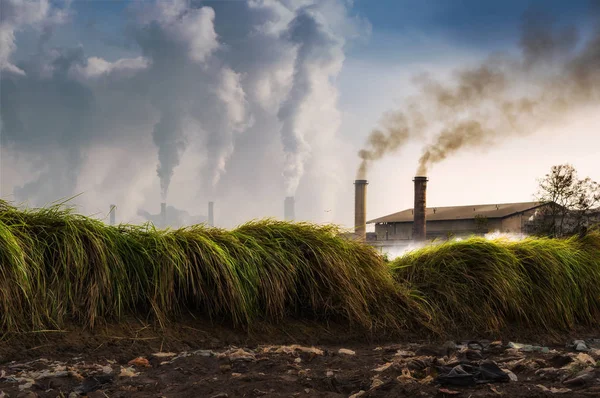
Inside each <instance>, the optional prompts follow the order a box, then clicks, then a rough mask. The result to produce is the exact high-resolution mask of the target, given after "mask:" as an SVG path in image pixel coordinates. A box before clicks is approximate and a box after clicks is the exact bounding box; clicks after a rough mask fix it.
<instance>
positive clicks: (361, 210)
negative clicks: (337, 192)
mask: <svg viewBox="0 0 600 398" xmlns="http://www.w3.org/2000/svg"><path fill="white" fill-rule="evenodd" d="M367 184H368V182H367V180H355V181H354V233H355V234H356V236H357V237H358V238H359V239H360V240H362V241H364V240H366V239H367Z"/></svg>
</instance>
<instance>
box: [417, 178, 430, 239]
mask: <svg viewBox="0 0 600 398" xmlns="http://www.w3.org/2000/svg"><path fill="white" fill-rule="evenodd" d="M413 181H414V182H415V209H414V222H413V239H414V240H416V241H424V240H425V237H426V228H425V225H426V214H425V209H426V206H427V204H426V202H427V181H428V180H427V177H415V179H414V180H413Z"/></svg>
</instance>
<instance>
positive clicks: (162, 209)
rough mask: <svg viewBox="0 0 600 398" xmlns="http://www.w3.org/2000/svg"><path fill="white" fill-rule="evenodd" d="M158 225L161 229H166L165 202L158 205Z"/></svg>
mask: <svg viewBox="0 0 600 398" xmlns="http://www.w3.org/2000/svg"><path fill="white" fill-rule="evenodd" d="M160 224H161V225H160V227H161V228H166V227H167V204H166V203H165V202H162V203H161V204H160Z"/></svg>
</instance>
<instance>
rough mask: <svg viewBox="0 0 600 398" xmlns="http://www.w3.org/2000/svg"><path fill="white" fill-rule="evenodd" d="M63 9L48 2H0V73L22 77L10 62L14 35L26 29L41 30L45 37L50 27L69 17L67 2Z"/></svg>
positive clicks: (18, 0)
mask: <svg viewBox="0 0 600 398" xmlns="http://www.w3.org/2000/svg"><path fill="white" fill-rule="evenodd" d="M64 6H65V7H64V8H63V9H58V8H55V7H52V6H51V4H50V2H49V1H48V0H32V1H26V0H3V1H2V2H0V71H5V72H9V73H14V74H17V75H24V74H25V72H24V71H23V70H22V69H21V68H19V67H18V66H16V65H13V64H12V63H11V62H10V57H11V55H12V53H13V52H14V51H15V49H16V43H15V33H16V32H18V31H20V30H23V29H25V28H27V27H35V28H42V29H43V31H44V36H47V35H48V34H49V32H50V30H51V28H52V26H54V25H57V24H62V23H64V22H65V21H66V20H67V18H68V16H69V10H68V7H69V2H65V3H64Z"/></svg>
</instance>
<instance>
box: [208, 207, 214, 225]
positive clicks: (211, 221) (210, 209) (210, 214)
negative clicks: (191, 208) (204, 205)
mask: <svg viewBox="0 0 600 398" xmlns="http://www.w3.org/2000/svg"><path fill="white" fill-rule="evenodd" d="M214 207H215V202H208V225H209V226H211V227H214V226H215V214H214Z"/></svg>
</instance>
